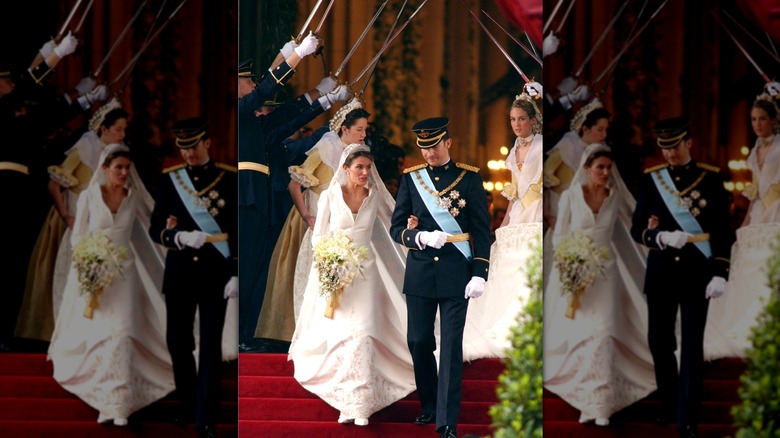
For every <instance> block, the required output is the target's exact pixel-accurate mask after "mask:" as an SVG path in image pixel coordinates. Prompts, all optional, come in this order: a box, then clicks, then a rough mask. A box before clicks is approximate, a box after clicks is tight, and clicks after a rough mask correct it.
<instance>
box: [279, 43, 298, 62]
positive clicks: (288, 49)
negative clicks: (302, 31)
mask: <svg viewBox="0 0 780 438" xmlns="http://www.w3.org/2000/svg"><path fill="white" fill-rule="evenodd" d="M296 47H298V43H296V42H295V40H290V41H287V44H285V45H284V46H283V47H282V50H280V51H279V53H281V54H282V56H283V57H284V59H287V58H289V57H290V55H292V54H293V50H295V48H296Z"/></svg>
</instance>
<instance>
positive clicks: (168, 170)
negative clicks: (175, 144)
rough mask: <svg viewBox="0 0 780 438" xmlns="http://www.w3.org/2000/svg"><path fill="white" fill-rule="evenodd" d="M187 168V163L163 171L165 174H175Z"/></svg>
mask: <svg viewBox="0 0 780 438" xmlns="http://www.w3.org/2000/svg"><path fill="white" fill-rule="evenodd" d="M186 166H187V163H181V164H177V165H175V166H171V167H169V168H167V169H165V170H163V173H168V172H173V171H174V170H179V169H181V168H183V167H186Z"/></svg>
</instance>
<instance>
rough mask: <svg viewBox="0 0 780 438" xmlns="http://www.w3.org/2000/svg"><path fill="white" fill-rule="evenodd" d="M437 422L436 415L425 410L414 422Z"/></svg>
mask: <svg viewBox="0 0 780 438" xmlns="http://www.w3.org/2000/svg"><path fill="white" fill-rule="evenodd" d="M435 422H436V416H435V415H433V414H428V413H425V412H423V414H422V415H420V416H419V417H417V418H415V419H414V424H433V423H435Z"/></svg>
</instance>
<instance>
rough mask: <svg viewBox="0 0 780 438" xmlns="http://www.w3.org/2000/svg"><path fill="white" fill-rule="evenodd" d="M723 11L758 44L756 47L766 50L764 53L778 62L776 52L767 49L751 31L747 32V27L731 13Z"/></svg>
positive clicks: (779, 60) (779, 59)
mask: <svg viewBox="0 0 780 438" xmlns="http://www.w3.org/2000/svg"><path fill="white" fill-rule="evenodd" d="M723 13H724V14H725V15H726V16H727V17H729V18H730V19H731V21H733V22H734V24H736V25H737V26H738V27H739V28H740V29H742V31H743V32H745V33H746V34H747V36H749V37H750V38H751V39H753V41H755V42H756V44H758V47H761V48H762V49H764V51H766V53H768V54H769V56H771V57H772V58H773V59H774V60H775V61H777V62H780V58H778V57H777V53H772V51H771V50H769V48H768V47H767V46H765V45H764V44H763V43H762V42H761V41H759V40H758V38H756V37H755V36H753V34H751V33H750V32H749V31H748V30H747V29H745V26H743V25H742V24H740V22H739V21H737V19H736V18H734V17H732V16H731V15H730V14H729V13H728V12H726V11H723ZM769 42H770V44H771V43H772V40H771V39H770V40H769Z"/></svg>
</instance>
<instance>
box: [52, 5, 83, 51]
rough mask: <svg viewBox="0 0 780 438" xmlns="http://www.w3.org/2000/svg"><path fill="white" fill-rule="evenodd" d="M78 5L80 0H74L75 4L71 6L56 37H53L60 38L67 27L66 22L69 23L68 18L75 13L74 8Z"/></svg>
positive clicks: (71, 17) (70, 18)
mask: <svg viewBox="0 0 780 438" xmlns="http://www.w3.org/2000/svg"><path fill="white" fill-rule="evenodd" d="M79 5H81V0H76V4H75V5H73V8H71V10H70V13H69V14H68V18H66V19H65V23H63V24H62V28H61V29H60V32H59V33H58V34H57V38H55V39H56V40H57V41H59V40H60V39H62V35H64V34H65V29H67V28H68V24H70V20H72V19H73V16H74V15H75V14H76V10H77V9H78V8H79Z"/></svg>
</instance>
